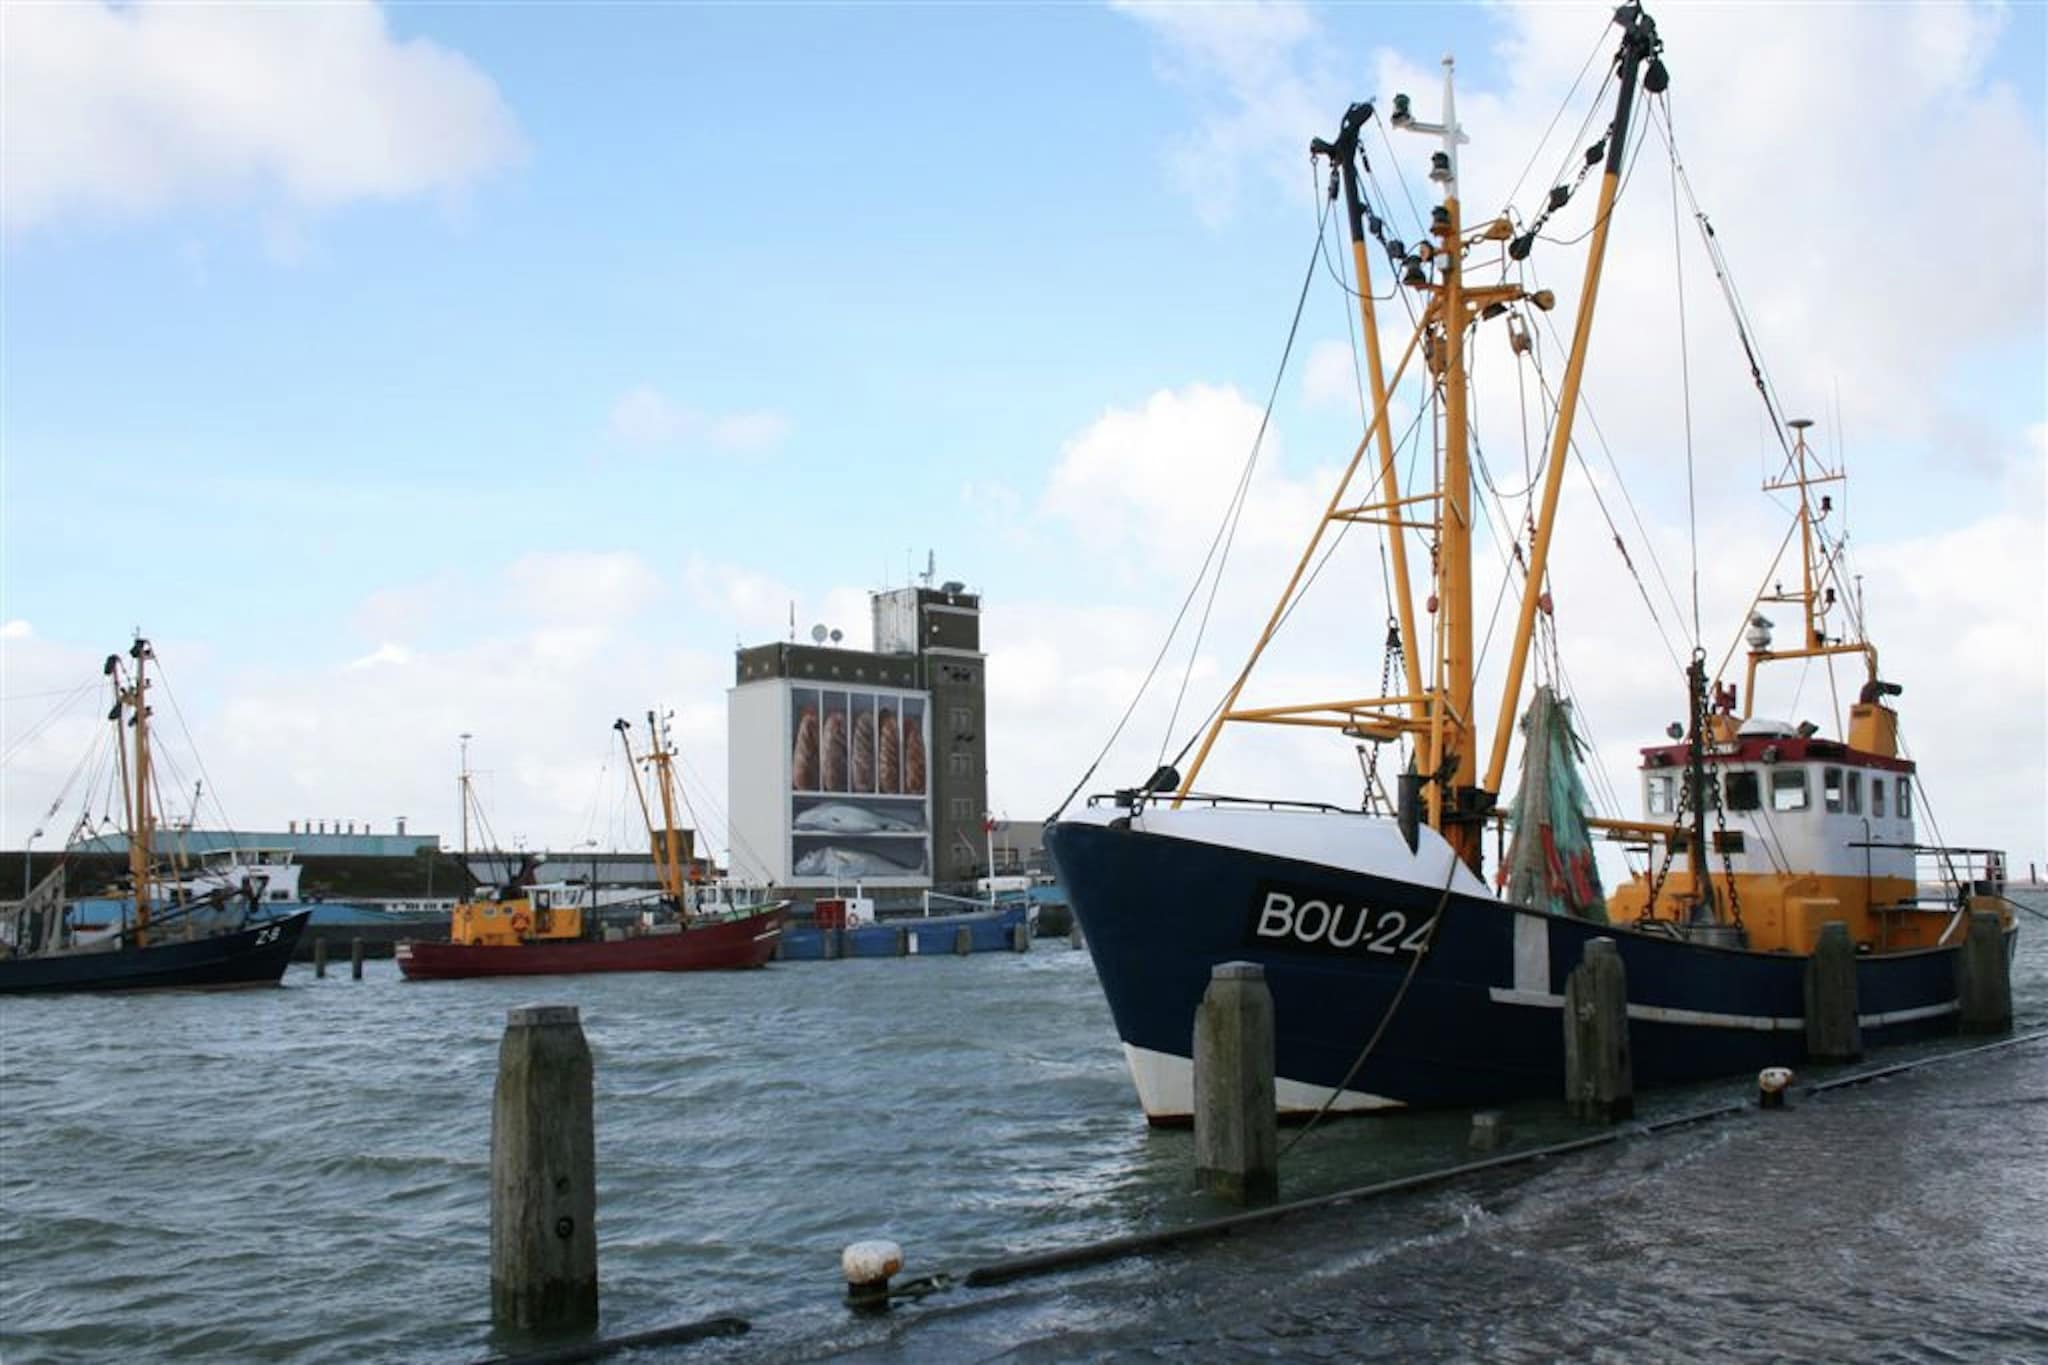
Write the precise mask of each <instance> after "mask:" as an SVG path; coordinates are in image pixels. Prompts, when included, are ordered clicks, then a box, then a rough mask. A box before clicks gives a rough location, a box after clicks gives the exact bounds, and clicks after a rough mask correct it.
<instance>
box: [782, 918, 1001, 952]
mask: <svg viewBox="0 0 2048 1365" xmlns="http://www.w3.org/2000/svg"><path fill="white" fill-rule="evenodd" d="M1028 914H1029V907H1027V906H1025V905H1022V904H1019V905H1014V906H1008V907H1004V908H1002V909H998V910H979V911H973V912H970V913H967V914H960V915H918V916H906V917H904V918H901V919H885V920H881V921H879V922H876V923H872V924H857V925H855V926H853V927H852V928H850V929H820V928H819V927H818V926H817V925H816V924H814V923H796V924H789V925H786V926H785V927H784V928H783V931H782V946H781V949H780V956H781V959H782V960H783V961H785V962H814V961H820V960H823V959H827V958H835V957H903V956H911V955H916V956H925V957H930V956H943V955H945V954H948V953H956V952H958V951H959V946H958V943H959V933H960V930H961V929H962V928H963V927H964V928H965V929H966V930H967V942H968V951H969V952H975V953H996V952H1007V951H1008V950H1009V949H1010V947H1011V935H1012V934H1014V933H1015V932H1016V931H1017V928H1018V926H1020V925H1023V924H1025V923H1027V922H1028V921H1027V916H1028Z"/></svg>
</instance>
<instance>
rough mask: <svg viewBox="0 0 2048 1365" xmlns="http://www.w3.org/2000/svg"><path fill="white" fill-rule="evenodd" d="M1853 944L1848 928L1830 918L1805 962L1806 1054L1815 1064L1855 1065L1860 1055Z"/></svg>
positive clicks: (1823, 926) (1861, 1053) (1860, 1029)
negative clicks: (1844, 1063)
mask: <svg viewBox="0 0 2048 1365" xmlns="http://www.w3.org/2000/svg"><path fill="white" fill-rule="evenodd" d="M1856 1008H1857V1006H1856V945H1855V944H1854V943H1851V942H1850V941H1849V926H1848V925H1847V924H1846V923H1844V922H1843V921H1841V920H1838V919H1831V920H1829V921H1828V922H1827V923H1826V924H1823V925H1822V926H1821V927H1820V941H1819V942H1818V943H1816V944H1814V945H1813V956H1811V957H1809V958H1807V959H1806V1055H1807V1056H1809V1057H1811V1058H1812V1059H1813V1060H1815V1061H1816V1062H1854V1061H1859V1060H1861V1059H1862V1056H1863V1026H1862V1023H1861V1022H1860V1021H1859V1019H1858V1018H1857V1014H1856Z"/></svg>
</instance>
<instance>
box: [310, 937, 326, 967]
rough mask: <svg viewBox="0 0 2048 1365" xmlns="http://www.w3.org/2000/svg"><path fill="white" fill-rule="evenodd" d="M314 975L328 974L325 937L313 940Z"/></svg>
mask: <svg viewBox="0 0 2048 1365" xmlns="http://www.w3.org/2000/svg"><path fill="white" fill-rule="evenodd" d="M313 975H315V976H325V975H327V940H326V939H324V938H315V939H314V940H313Z"/></svg>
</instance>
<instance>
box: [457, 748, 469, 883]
mask: <svg viewBox="0 0 2048 1365" xmlns="http://www.w3.org/2000/svg"><path fill="white" fill-rule="evenodd" d="M469 739H470V736H469V732H468V731H467V730H465V731H463V732H462V771H461V773H460V774H459V775H458V776H457V777H456V779H455V801H456V804H457V805H458V806H460V807H461V808H462V860H463V864H464V866H467V865H468V863H469Z"/></svg>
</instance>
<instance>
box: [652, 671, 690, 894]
mask: <svg viewBox="0 0 2048 1365" xmlns="http://www.w3.org/2000/svg"><path fill="white" fill-rule="evenodd" d="M647 729H648V731H649V732H650V733H651V734H652V735H653V736H654V772H655V776H656V777H657V778H659V779H660V781H661V844H660V850H659V856H660V858H661V860H662V887H663V888H664V889H665V890H666V891H667V892H668V894H669V895H671V896H673V897H675V901H676V909H677V911H678V912H680V911H681V910H682V909H683V867H682V860H681V859H680V858H678V857H677V856H676V812H675V791H674V781H675V778H674V774H673V773H671V772H670V770H669V747H668V736H667V734H666V733H665V731H666V729H667V727H666V726H665V725H664V724H663V723H662V722H661V720H660V719H659V718H658V717H656V716H655V714H654V712H652V711H649V712H648V713H647Z"/></svg>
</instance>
